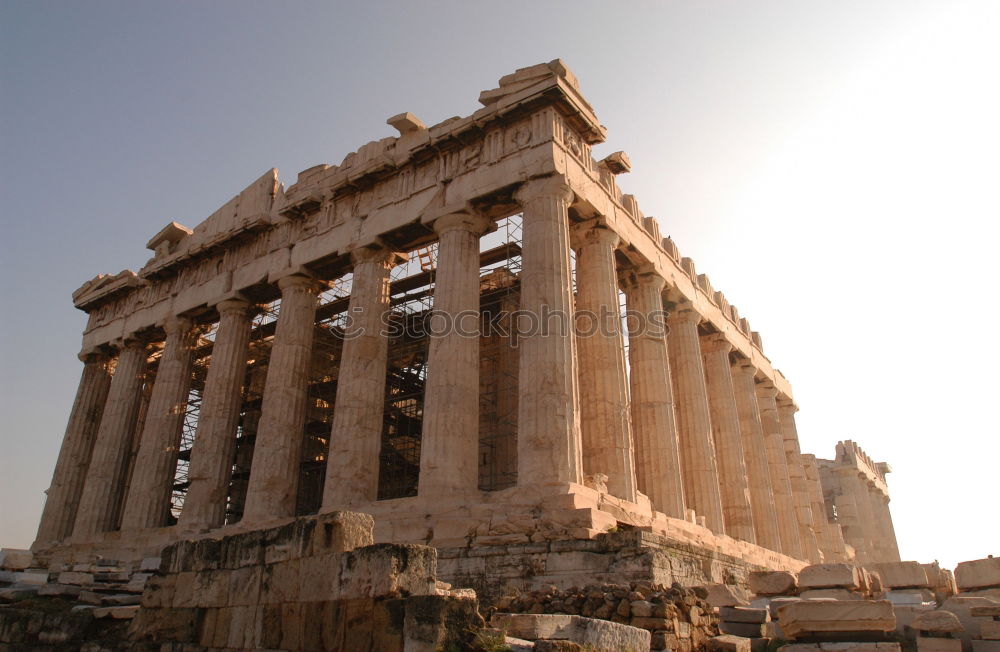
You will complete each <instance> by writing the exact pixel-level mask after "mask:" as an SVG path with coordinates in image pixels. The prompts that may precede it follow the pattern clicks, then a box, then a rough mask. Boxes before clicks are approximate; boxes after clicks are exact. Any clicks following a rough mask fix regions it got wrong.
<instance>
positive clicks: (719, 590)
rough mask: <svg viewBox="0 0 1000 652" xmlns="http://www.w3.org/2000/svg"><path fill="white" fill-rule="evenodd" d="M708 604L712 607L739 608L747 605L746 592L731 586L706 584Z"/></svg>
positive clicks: (747, 597)
mask: <svg viewBox="0 0 1000 652" xmlns="http://www.w3.org/2000/svg"><path fill="white" fill-rule="evenodd" d="M705 589H706V590H707V591H708V597H707V598H705V599H706V600H707V601H708V604H710V605H712V606H713V607H740V606H744V605H746V604H749V602H750V600H749V597H750V596H748V595H747V594H746V591H745V590H744V589H742V588H740V587H738V586H734V585H731V584H708V585H706V586H705Z"/></svg>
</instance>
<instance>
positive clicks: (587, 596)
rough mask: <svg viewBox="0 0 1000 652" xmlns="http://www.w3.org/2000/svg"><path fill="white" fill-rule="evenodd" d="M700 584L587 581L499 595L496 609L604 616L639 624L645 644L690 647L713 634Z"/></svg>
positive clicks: (705, 591) (715, 627)
mask: <svg viewBox="0 0 1000 652" xmlns="http://www.w3.org/2000/svg"><path fill="white" fill-rule="evenodd" d="M708 597H709V591H708V589H706V588H703V587H683V586H681V585H679V584H674V585H672V586H669V587H668V586H662V585H654V584H649V583H645V582H632V583H630V584H591V585H588V586H585V587H583V588H579V587H573V588H570V589H566V590H560V589H557V588H556V587H554V586H550V587H547V588H544V589H541V590H538V591H531V592H526V593H521V594H520V595H517V596H508V597H504V598H501V599H500V600H499V601H498V602H497V604H496V609H497V611H498V612H504V613H513V614H563V615H570V616H584V617H587V618H597V619H601V620H609V621H611V622H614V623H620V624H623V625H630V626H632V627H638V628H640V629H644V630H646V631H648V632H650V634H651V649H653V650H676V651H679V652H691V651H692V650H699V649H704V648H705V646H706V644H707V641H708V640H709V639H710V638H712V637H714V636H717V635H718V634H719V630H718V620H717V617H716V615H715V613H714V612H715V609H714V607H713V606H712V604H711V603H710V602H709V601H708Z"/></svg>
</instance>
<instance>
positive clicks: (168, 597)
mask: <svg viewBox="0 0 1000 652" xmlns="http://www.w3.org/2000/svg"><path fill="white" fill-rule="evenodd" d="M176 581H177V579H176V576H174V575H171V576H169V577H163V576H154V577H151V578H149V580H148V581H147V582H146V586H145V587H144V588H143V590H142V600H141V601H140V603H139V604H141V605H142V606H143V607H149V608H159V607H169V606H171V605H173V602H174V586H175V584H176ZM81 595H82V594H81Z"/></svg>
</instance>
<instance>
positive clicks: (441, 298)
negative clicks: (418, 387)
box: [417, 213, 491, 496]
mask: <svg viewBox="0 0 1000 652" xmlns="http://www.w3.org/2000/svg"><path fill="white" fill-rule="evenodd" d="M490 224H491V222H490V220H489V219H488V218H486V217H482V216H479V215H470V214H467V213H454V214H451V215H445V216H443V217H439V218H437V219H436V220H435V221H434V230H435V231H436V232H437V233H438V236H439V237H440V243H439V246H438V258H437V269H436V271H435V275H434V311H433V317H431V319H430V328H431V336H430V344H429V350H428V355H427V381H426V384H425V388H424V423H423V429H422V431H421V439H420V477H419V481H418V488H417V494H418V495H420V496H443V495H448V494H450V493H451V492H455V491H458V492H466V491H475V490H476V489H477V486H478V484H479V462H478V455H479V436H478V435H479V336H480V332H479V331H480V329H479V238H480V236H482V234H483V233H485V232H486V230H487V229H488V228H489V227H490Z"/></svg>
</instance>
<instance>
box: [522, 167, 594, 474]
mask: <svg viewBox="0 0 1000 652" xmlns="http://www.w3.org/2000/svg"><path fill="white" fill-rule="evenodd" d="M515 197H516V199H517V200H518V202H519V203H520V204H521V208H522V211H523V221H522V239H523V243H524V244H523V245H522V250H521V260H522V272H521V311H522V315H520V316H519V317H518V319H517V321H516V322H515V323H514V325H513V328H514V329H515V336H516V337H517V338H518V339H517V345H518V347H519V348H520V351H521V354H520V361H519V367H518V369H519V379H518V415H517V425H518V436H517V482H518V484H519V485H531V484H540V483H545V482H575V483H580V482H582V481H583V471H582V468H583V461H582V453H581V450H580V447H581V442H580V412H579V407H580V400H579V397H580V390H579V386H578V384H577V374H576V341H575V340H576V338H575V335H574V333H573V324H572V321H571V318H572V315H573V280H572V276H571V270H570V245H569V215H568V209H569V205H570V202H571V201H572V199H573V191H572V190H570V188H569V186H568V185H566V181H565V179H564V178H562V177H559V176H555V177H547V178H543V179H538V180H535V181H529V182H527V183H525V184H524V185H522V186H521V188H520V189H519V190H518V191H517V192H516V194H515Z"/></svg>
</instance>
